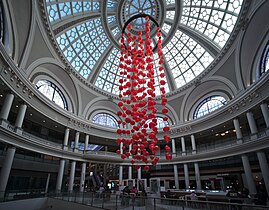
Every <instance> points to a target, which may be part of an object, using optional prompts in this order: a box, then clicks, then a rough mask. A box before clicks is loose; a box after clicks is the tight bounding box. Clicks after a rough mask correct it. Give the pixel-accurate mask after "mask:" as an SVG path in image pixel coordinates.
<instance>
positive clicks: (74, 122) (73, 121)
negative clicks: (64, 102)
mask: <svg viewBox="0 0 269 210" xmlns="http://www.w3.org/2000/svg"><path fill="white" fill-rule="evenodd" d="M68 125H69V126H74V127H78V128H80V129H83V130H87V131H89V130H90V128H91V126H90V125H89V124H86V123H84V122H81V121H79V120H76V119H72V118H70V119H69V120H68Z"/></svg>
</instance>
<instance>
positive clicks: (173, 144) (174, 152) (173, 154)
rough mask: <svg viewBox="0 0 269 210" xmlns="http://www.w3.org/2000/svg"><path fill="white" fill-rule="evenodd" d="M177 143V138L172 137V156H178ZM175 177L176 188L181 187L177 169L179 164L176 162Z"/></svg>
mask: <svg viewBox="0 0 269 210" xmlns="http://www.w3.org/2000/svg"><path fill="white" fill-rule="evenodd" d="M176 152H177V151H176V143H175V139H172V156H173V157H175V156H176ZM174 179H175V187H176V189H179V181H178V170H177V164H174Z"/></svg>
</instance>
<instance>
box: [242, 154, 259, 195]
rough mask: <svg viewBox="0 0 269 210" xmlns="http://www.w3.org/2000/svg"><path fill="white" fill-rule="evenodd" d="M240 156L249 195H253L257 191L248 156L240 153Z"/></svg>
mask: <svg viewBox="0 0 269 210" xmlns="http://www.w3.org/2000/svg"><path fill="white" fill-rule="evenodd" d="M241 158H242V163H243V167H244V172H245V176H246V180H247V185H248V186H247V187H248V189H249V193H250V195H255V194H256V192H257V191H256V186H255V183H254V180H253V176H252V172H251V168H250V164H249V160H248V157H247V156H246V155H241Z"/></svg>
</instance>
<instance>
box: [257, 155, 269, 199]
mask: <svg viewBox="0 0 269 210" xmlns="http://www.w3.org/2000/svg"><path fill="white" fill-rule="evenodd" d="M257 156H258V160H259V164H260V168H261V172H262V177H263V180H264V184H265V187H266V190H267V194H268V195H269V167H268V162H267V160H266V156H265V154H264V152H262V151H258V152H257Z"/></svg>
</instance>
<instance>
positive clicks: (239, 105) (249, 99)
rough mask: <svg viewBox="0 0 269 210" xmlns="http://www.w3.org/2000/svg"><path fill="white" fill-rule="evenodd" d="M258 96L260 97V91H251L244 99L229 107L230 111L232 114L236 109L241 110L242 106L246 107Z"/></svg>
mask: <svg viewBox="0 0 269 210" xmlns="http://www.w3.org/2000/svg"><path fill="white" fill-rule="evenodd" d="M258 97H259V93H257V92H255V91H254V92H251V93H250V94H249V95H247V96H246V97H244V98H243V99H241V100H240V101H238V102H237V103H235V104H234V105H233V106H232V107H231V108H229V109H228V111H229V113H231V114H232V113H233V112H234V111H235V110H239V109H240V108H242V107H245V106H246V105H247V104H248V103H249V104H251V102H252V101H253V99H255V98H258Z"/></svg>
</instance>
